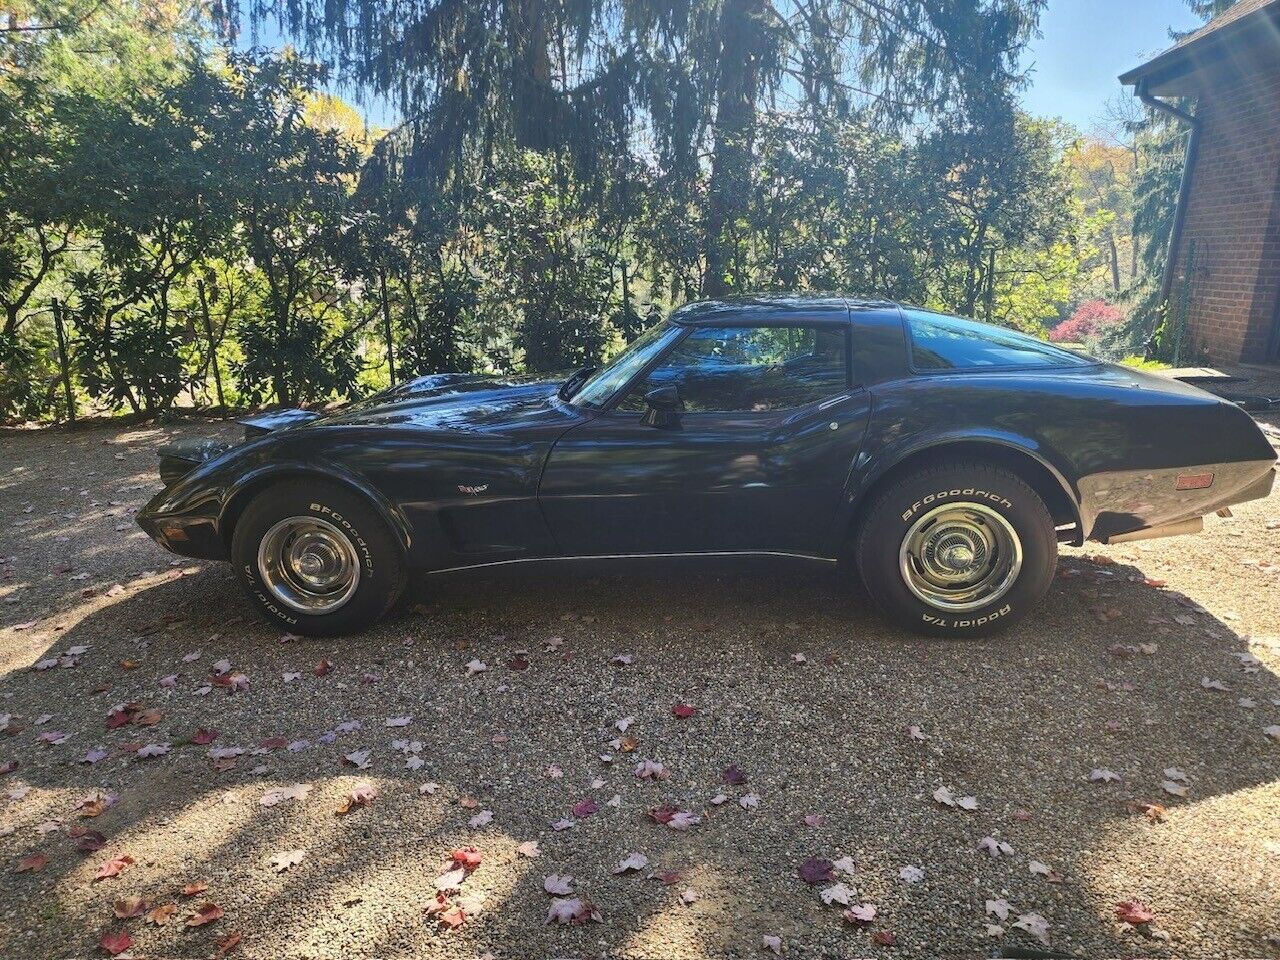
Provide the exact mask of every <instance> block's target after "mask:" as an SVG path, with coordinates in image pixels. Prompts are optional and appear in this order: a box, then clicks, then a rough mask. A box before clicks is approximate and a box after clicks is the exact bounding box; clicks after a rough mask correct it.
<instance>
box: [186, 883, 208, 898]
mask: <svg viewBox="0 0 1280 960" xmlns="http://www.w3.org/2000/svg"><path fill="white" fill-rule="evenodd" d="M208 889H209V885H208V884H207V883H204V882H202V881H199V880H197V881H195V882H194V883H188V884H187V885H186V886H185V887H183V888H182V895H183V896H184V897H194V896H195V895H196V894H197V893H204V892H205V891H206V890H208Z"/></svg>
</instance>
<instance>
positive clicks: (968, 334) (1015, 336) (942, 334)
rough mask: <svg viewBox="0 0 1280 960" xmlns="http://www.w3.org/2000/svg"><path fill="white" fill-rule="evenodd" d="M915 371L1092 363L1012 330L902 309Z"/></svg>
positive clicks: (943, 315) (1067, 365)
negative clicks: (905, 318) (908, 333)
mask: <svg viewBox="0 0 1280 960" xmlns="http://www.w3.org/2000/svg"><path fill="white" fill-rule="evenodd" d="M903 312H904V313H905V314H906V316H907V329H908V330H909V331H910V334H911V336H910V341H911V366H912V367H913V368H915V369H916V370H975V369H982V368H996V367H1076V366H1081V365H1082V364H1088V363H1091V362H1092V361H1090V360H1086V359H1085V358H1084V357H1081V356H1078V355H1076V354H1074V353H1071V352H1069V351H1067V350H1061V349H1059V348H1058V347H1055V346H1053V345H1052V344H1048V343H1045V342H1044V341H1043V340H1037V339H1035V338H1034V337H1028V336H1027V335H1025V334H1022V333H1015V332H1014V331H1013V330H1005V329H1002V328H1001V327H993V326H990V325H989V324H985V323H978V322H977V321H975V320H965V319H962V318H961V317H949V316H947V315H945V314H941V313H931V312H929V311H928V310H916V309H912V308H905V307H904V308H903Z"/></svg>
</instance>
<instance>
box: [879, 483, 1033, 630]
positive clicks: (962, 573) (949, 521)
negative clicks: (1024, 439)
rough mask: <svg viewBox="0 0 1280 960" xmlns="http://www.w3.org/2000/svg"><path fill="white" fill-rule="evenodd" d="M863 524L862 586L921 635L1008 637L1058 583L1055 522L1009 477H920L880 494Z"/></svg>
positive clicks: (898, 620)
mask: <svg viewBox="0 0 1280 960" xmlns="http://www.w3.org/2000/svg"><path fill="white" fill-rule="evenodd" d="M864 516H865V519H864V520H863V522H862V524H861V526H860V528H859V531H858V538H857V542H856V543H855V546H854V554H855V556H856V558H857V562H858V568H859V570H860V572H861V574H862V579H863V582H864V583H865V584H866V587H867V591H868V593H870V594H871V597H872V599H873V600H875V602H876V604H877V606H879V607H880V609H881V610H882V611H883V612H884V614H885V616H886V617H888V618H889V619H890V620H892V621H894V622H895V623H897V624H899V625H900V626H902V627H905V628H906V629H908V630H913V631H915V632H916V633H923V634H926V635H930V636H949V637H965V636H968V637H977V636H985V635H987V634H990V633H993V632H995V631H997V630H1001V629H1003V628H1005V627H1008V626H1010V625H1012V624H1014V623H1016V622H1017V621H1018V620H1020V619H1021V618H1022V617H1024V616H1026V615H1027V614H1028V613H1029V612H1030V610H1031V608H1032V607H1034V606H1035V605H1036V604H1037V603H1038V602H1039V601H1040V600H1041V599H1042V598H1043V597H1044V595H1045V593H1047V592H1048V589H1049V585H1050V584H1051V583H1052V581H1053V571H1054V567H1055V565H1056V564H1057V560H1058V539H1057V533H1056V531H1055V530H1054V525H1053V518H1052V517H1051V516H1050V514H1049V510H1048V508H1046V507H1045V505H1044V503H1043V502H1042V501H1041V500H1040V498H1039V497H1038V496H1037V495H1036V493H1035V491H1034V490H1032V489H1031V488H1030V487H1029V486H1028V485H1027V484H1026V483H1024V482H1023V481H1022V480H1021V479H1020V478H1018V477H1017V476H1016V475H1015V474H1012V473H1010V472H1008V471H1007V470H1001V469H999V468H996V467H990V466H986V465H984V464H981V463H972V462H955V463H948V464H942V465H939V466H937V467H932V468H929V469H926V470H921V471H919V472H916V473H913V474H910V475H908V476H907V477H905V478H903V479H901V480H899V481H898V482H896V483H894V484H892V485H891V486H890V487H889V488H887V489H886V490H884V491H883V492H881V493H880V494H879V496H877V497H876V499H875V501H874V502H873V503H871V504H870V506H869V507H868V508H867V512H866V514H865V515H864Z"/></svg>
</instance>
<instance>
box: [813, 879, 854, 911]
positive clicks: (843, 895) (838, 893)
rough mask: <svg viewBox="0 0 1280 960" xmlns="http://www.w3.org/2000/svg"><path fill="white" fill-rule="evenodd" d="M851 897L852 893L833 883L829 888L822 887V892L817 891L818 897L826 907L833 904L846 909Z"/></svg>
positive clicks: (841, 884)
mask: <svg viewBox="0 0 1280 960" xmlns="http://www.w3.org/2000/svg"><path fill="white" fill-rule="evenodd" d="M852 895H853V891H852V890H850V889H849V888H848V887H847V886H845V885H844V884H843V883H834V884H832V885H831V886H829V887H824V888H823V889H822V890H819V891H818V896H819V897H821V898H822V902H823V903H825V904H826V905H827V906H831V904H833V903H838V904H840V905H841V906H842V907H847V906H849V898H850V897H851V896H852Z"/></svg>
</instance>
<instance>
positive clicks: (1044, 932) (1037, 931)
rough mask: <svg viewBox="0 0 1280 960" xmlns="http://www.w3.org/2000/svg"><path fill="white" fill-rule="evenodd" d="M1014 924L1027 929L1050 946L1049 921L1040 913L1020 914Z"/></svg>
mask: <svg viewBox="0 0 1280 960" xmlns="http://www.w3.org/2000/svg"><path fill="white" fill-rule="evenodd" d="M1013 926H1015V927H1017V928H1018V929H1019V930H1025V931H1026V932H1027V933H1029V934H1031V935H1032V936H1033V937H1035V938H1036V939H1037V940H1039V941H1040V942H1041V943H1043V944H1044V945H1045V946H1046V947H1047V946H1049V921H1048V920H1046V919H1045V918H1044V917H1042V916H1041V915H1040V914H1038V913H1023V914H1020V915H1019V916H1018V919H1017V920H1016V921H1015V922H1014V924H1013Z"/></svg>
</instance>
